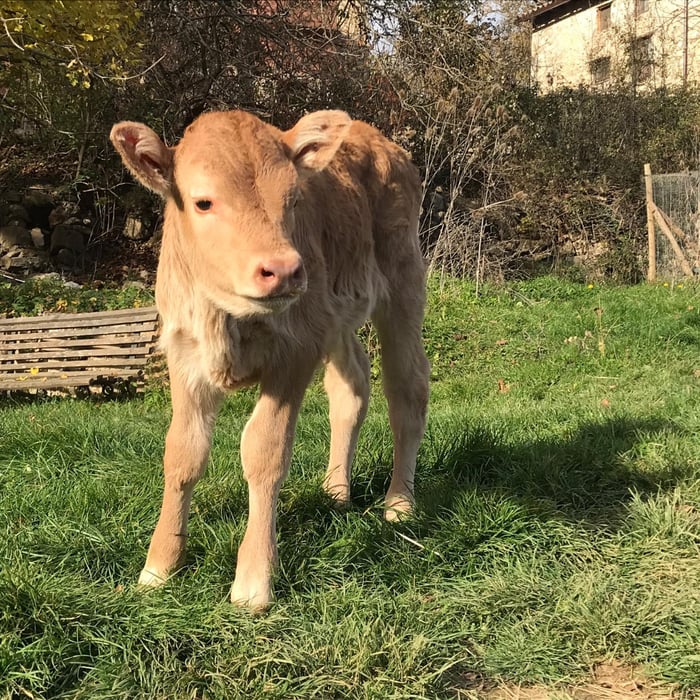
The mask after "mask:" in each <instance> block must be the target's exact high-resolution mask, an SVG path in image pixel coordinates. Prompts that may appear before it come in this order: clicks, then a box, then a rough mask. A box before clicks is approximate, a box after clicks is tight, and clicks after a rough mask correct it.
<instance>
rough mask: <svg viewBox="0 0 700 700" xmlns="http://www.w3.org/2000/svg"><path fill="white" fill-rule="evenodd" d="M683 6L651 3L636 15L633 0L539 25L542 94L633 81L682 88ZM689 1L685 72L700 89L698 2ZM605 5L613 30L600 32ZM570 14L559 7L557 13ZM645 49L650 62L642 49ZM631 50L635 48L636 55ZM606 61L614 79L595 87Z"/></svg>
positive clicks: (535, 39) (535, 49)
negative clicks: (644, 10) (599, 24)
mask: <svg viewBox="0 0 700 700" xmlns="http://www.w3.org/2000/svg"><path fill="white" fill-rule="evenodd" d="M685 2H686V0H648V4H649V9H648V10H647V11H646V12H643V13H640V14H639V15H638V16H635V0H612V2H611V3H599V4H596V5H594V6H593V7H589V8H587V9H583V10H581V11H579V12H574V13H572V14H570V15H568V16H563V17H562V18H561V19H559V20H558V21H554V22H552V23H551V24H549V25H547V26H542V27H540V28H538V27H537V26H535V27H534V28H533V33H532V48H531V55H532V78H533V81H534V82H535V83H536V84H537V85H538V87H539V88H540V89H541V90H542V91H544V92H548V91H550V90H557V89H560V88H564V87H577V86H579V85H591V84H597V85H599V86H601V87H605V86H609V85H612V84H615V83H618V84H619V83H631V82H634V83H635V84H636V85H637V87H639V88H640V89H654V88H658V87H662V86H674V85H681V84H683V82H684V55H685V54H686V48H685V47H686V41H685V33H686V32H685ZM687 2H688V41H687V70H686V71H685V72H686V74H687V81H688V83H689V84H691V83H696V84H697V83H700V0H687ZM606 4H610V19H611V26H610V28H608V29H604V30H600V29H599V28H598V13H599V11H600V8H601V7H604V6H605V5H606ZM570 5H571V6H573V5H574V3H570ZM566 9H567V8H566V7H561V8H559V11H561V12H566ZM635 41H638V43H637V44H635V43H634V42H635ZM647 42H648V44H647ZM647 45H648V47H649V48H650V54H649V57H648V60H647V58H646V55H645V51H646V49H645V48H643V47H644V46H647ZM632 46H636V49H634V50H632V49H631V47H632ZM606 59H609V64H610V77H609V79H608V80H606V81H601V82H596V81H595V80H594V76H593V74H592V68H595V66H596V65H597V66H598V68H600V67H601V65H602V63H603V62H604V61H605V60H606ZM596 60H597V61H598V64H596V63H595V61H596ZM598 78H600V72H599V71H598Z"/></svg>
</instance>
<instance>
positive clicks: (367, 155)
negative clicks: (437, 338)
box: [111, 111, 429, 608]
mask: <svg viewBox="0 0 700 700" xmlns="http://www.w3.org/2000/svg"><path fill="white" fill-rule="evenodd" d="M111 139H112V143H113V144H114V146H115V148H116V149H117V151H119V153H120V155H121V157H122V159H123V161H124V163H125V165H126V166H127V168H129V170H130V171H131V172H132V173H133V174H134V176H135V177H136V178H137V179H138V180H140V182H141V183H142V184H143V185H145V186H146V187H148V188H150V189H152V190H154V191H155V192H157V193H158V194H160V195H161V196H162V197H163V198H164V199H165V223H164V230H163V242H162V248H161V253H160V262H159V265H158V278H157V283H156V301H157V304H158V310H159V312H160V315H161V318H162V340H161V345H162V347H163V349H164V351H165V352H166V354H167V358H168V367H169V372H170V381H171V388H172V404H173V416H172V422H171V425H170V429H169V431H168V435H167V438H166V442H165V456H164V469H165V490H164V495H163V506H162V510H161V514H160V518H159V520H158V525H157V526H156V529H155V532H154V534H153V539H152V541H151V545H150V548H149V551H148V558H147V560H146V565H145V567H144V569H143V572H142V573H141V577H140V579H139V581H140V583H142V584H145V585H158V584H160V583H162V582H163V581H165V580H166V579H167V578H168V576H169V575H170V574H171V573H173V572H174V571H175V570H176V569H177V568H178V567H180V566H181V565H182V563H183V559H184V554H185V540H186V537H187V519H188V513H189V508H190V500H191V497H192V490H193V488H194V486H195V484H196V483H197V481H198V480H199V478H200V477H201V476H202V473H203V471H204V468H205V464H206V462H207V458H208V455H209V449H210V442H211V433H212V427H213V425H214V420H215V417H216V413H217V410H218V407H219V405H220V403H221V400H222V397H223V395H224V393H225V392H226V391H228V390H231V389H237V388H238V387H242V386H249V385H251V384H259V385H260V397H259V400H258V403H257V405H256V407H255V410H254V411H253V414H252V416H251V418H250V420H249V421H248V424H247V425H246V427H245V430H244V431H243V435H242V437H241V459H242V463H243V472H244V475H245V478H246V480H247V481H248V487H249V499H250V500H249V520H248V527H247V530H246V533H245V536H244V538H243V542H242V543H241V545H240V549H239V550H238V563H237V566H236V576H235V580H234V583H233V586H232V588H231V599H232V600H233V601H234V602H236V603H240V604H243V605H248V606H251V607H253V608H261V607H265V606H267V605H268V604H269V602H270V599H271V583H270V579H271V574H272V572H273V569H274V565H275V562H276V557H277V544H276V525H275V517H276V516H275V511H276V503H277V496H278V493H279V489H280V486H281V484H282V482H283V480H284V478H285V476H286V474H287V470H288V467H289V461H290V454H291V449H292V441H293V438H294V430H295V424H296V420H297V415H298V412H299V406H300V404H301V401H302V397H303V395H304V391H305V389H306V387H307V385H308V383H309V381H310V380H311V377H312V375H313V372H314V370H315V369H316V367H317V366H318V365H319V364H320V363H321V362H323V363H324V364H325V380H324V382H325V388H326V392H327V394H328V400H329V404H330V422H331V439H330V441H331V446H330V460H329V463H328V471H327V473H326V477H325V481H324V487H325V489H326V490H327V491H328V493H329V494H330V495H331V496H332V497H333V498H334V499H336V501H338V502H339V503H346V502H347V501H349V499H350V469H351V463H352V459H353V454H354V451H355V446H356V443H357V436H358V431H359V428H360V425H361V423H362V421H363V419H364V417H365V413H366V410H367V402H368V397H369V363H368V361H367V357H366V354H365V352H364V350H363V348H362V346H361V344H360V343H359V342H358V340H357V337H356V336H355V331H356V329H357V328H358V327H359V326H360V325H361V324H362V323H363V322H364V321H365V320H366V319H367V318H369V317H371V318H372V320H373V322H374V325H375V327H376V330H377V333H378V335H379V339H380V341H381V345H382V365H383V378H384V390H385V393H386V396H387V400H388V404H389V420H390V422H391V428H392V431H393V434H394V467H393V474H392V479H391V483H390V486H389V490H388V492H387V494H386V500H385V506H386V517H387V519H390V520H391V519H394V518H396V517H399V516H401V515H402V514H404V513H407V512H408V511H410V509H411V507H412V504H413V476H414V472H415V464H416V452H417V450H418V444H419V442H420V440H421V438H422V436H423V431H424V428H425V418H426V406H427V401H428V375H429V366H428V362H427V359H426V357H425V353H424V350H423V344H422V340H421V325H422V321H423V310H424V305H425V291H424V265H423V261H422V258H421V254H420V250H419V247H418V236H417V224H418V211H419V202H420V182H419V178H418V174H417V171H416V169H415V167H414V166H413V165H412V164H411V162H410V160H409V158H408V156H407V155H406V153H405V152H404V151H403V150H401V149H400V148H399V147H398V146H396V145H395V144H393V143H391V142H390V141H388V140H387V139H385V138H384V137H383V136H382V135H381V134H380V133H379V132H378V131H377V130H376V129H374V128H372V127H371V126H369V125H367V124H364V123H362V122H358V121H351V120H350V118H349V117H348V115H347V114H345V113H344V112H339V111H323V112H315V113H313V114H309V115H307V116H305V117H303V118H302V119H301V120H300V121H299V122H298V123H297V124H296V126H295V127H294V128H293V129H290V130H289V131H284V132H283V131H279V130H278V129H276V128H275V127H273V126H271V125H269V124H265V123H264V122H262V121H260V120H259V119H257V118H256V117H254V116H253V115H251V114H248V113H246V112H218V113H210V114H204V115H202V116H201V117H199V118H198V119H197V120H196V121H195V122H194V123H193V124H192V125H190V126H189V127H188V128H187V130H186V131H185V135H184V136H183V138H182V140H181V141H180V142H179V144H178V145H177V146H176V147H174V148H168V147H166V146H165V145H164V144H163V142H162V141H161V140H160V138H158V136H157V135H156V134H155V133H154V132H153V131H152V130H151V129H149V128H148V127H147V126H145V125H143V124H139V123H135V122H121V123H119V124H117V125H115V126H114V128H113V129H112V133H111Z"/></svg>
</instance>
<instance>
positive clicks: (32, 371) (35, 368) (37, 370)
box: [29, 367, 39, 374]
mask: <svg viewBox="0 0 700 700" xmlns="http://www.w3.org/2000/svg"><path fill="white" fill-rule="evenodd" d="M29 374H39V368H38V367H32V368H31V369H30V370H29Z"/></svg>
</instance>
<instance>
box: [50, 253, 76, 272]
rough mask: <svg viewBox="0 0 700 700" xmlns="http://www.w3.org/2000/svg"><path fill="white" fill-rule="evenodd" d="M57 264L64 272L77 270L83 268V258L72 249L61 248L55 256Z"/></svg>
mask: <svg viewBox="0 0 700 700" xmlns="http://www.w3.org/2000/svg"><path fill="white" fill-rule="evenodd" d="M54 259H55V261H56V264H57V265H58V266H59V267H60V268H62V269H64V270H77V269H78V268H79V267H80V266H81V262H82V256H81V255H80V254H78V253H74V252H73V251H72V250H71V249H70V248H61V249H60V250H58V252H57V253H56V254H55V256H54Z"/></svg>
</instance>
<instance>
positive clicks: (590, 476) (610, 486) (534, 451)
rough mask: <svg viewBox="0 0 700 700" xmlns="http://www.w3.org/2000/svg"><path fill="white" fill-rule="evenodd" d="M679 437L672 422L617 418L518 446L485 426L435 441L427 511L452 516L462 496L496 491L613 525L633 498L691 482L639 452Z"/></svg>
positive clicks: (420, 482) (424, 499)
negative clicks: (661, 438)
mask: <svg viewBox="0 0 700 700" xmlns="http://www.w3.org/2000/svg"><path fill="white" fill-rule="evenodd" d="M677 431H678V428H677V426H675V425H673V424H672V423H671V422H668V421H662V420H633V419H626V418H612V419H608V420H602V421H595V422H593V421H592V422H588V423H584V424H583V425H581V426H579V427H578V429H576V430H575V431H573V432H572V433H571V434H569V435H567V436H566V437H565V438H563V439H558V438H552V439H551V440H548V439H536V440H532V441H524V442H520V443H517V442H516V443H505V442H504V441H503V439H502V438H501V436H499V435H498V434H497V433H495V432H494V431H491V430H484V429H479V428H475V429H470V430H467V431H459V430H455V429H452V430H448V431H446V432H445V434H442V435H439V436H436V435H434V434H433V435H429V436H428V437H427V438H426V441H427V448H428V450H431V451H432V458H429V460H428V464H425V463H424V465H423V467H422V469H421V467H420V466H419V470H418V477H417V487H416V488H417V491H418V493H419V500H420V504H421V509H422V510H424V511H425V512H426V513H432V512H435V511H436V510H445V509H447V510H449V509H450V507H451V504H452V503H454V501H455V499H456V498H458V497H459V496H460V494H461V493H463V492H464V491H480V490H487V491H494V490H496V491H499V492H502V493H504V494H506V495H511V496H514V497H516V498H518V499H519V500H525V501H536V502H540V503H542V502H544V503H546V504H547V505H549V506H550V507H552V508H553V509H555V510H556V511H558V512H559V513H561V514H564V515H566V516H569V517H571V518H573V519H576V520H581V519H589V520H592V521H594V522H595V523H597V524H601V525H602V524H606V523H607V524H609V525H612V526H614V525H615V524H616V523H617V522H618V521H619V518H620V516H621V511H622V510H624V506H625V504H626V503H627V502H628V501H629V500H630V498H631V497H632V494H633V493H635V492H636V493H642V494H644V493H656V492H658V491H664V490H668V489H672V488H673V487H674V486H675V485H676V484H677V483H678V482H679V480H681V479H682V478H683V477H684V476H685V473H684V468H683V465H679V464H674V465H667V464H661V463H659V461H658V460H656V462H655V461H654V460H653V458H648V459H647V458H645V457H644V455H643V454H642V452H641V450H642V449H643V446H644V445H648V444H649V443H650V442H655V443H658V442H659V436H663V435H669V434H673V433H676V432H677ZM651 436H655V439H654V440H652V438H651ZM424 462H425V460H424Z"/></svg>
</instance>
